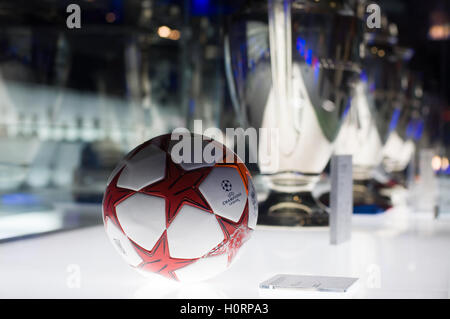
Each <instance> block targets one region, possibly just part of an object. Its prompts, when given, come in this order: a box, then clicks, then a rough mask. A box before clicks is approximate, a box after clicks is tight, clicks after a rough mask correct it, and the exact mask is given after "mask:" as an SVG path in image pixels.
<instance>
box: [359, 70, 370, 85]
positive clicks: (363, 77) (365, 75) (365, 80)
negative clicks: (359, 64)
mask: <svg viewBox="0 0 450 319" xmlns="http://www.w3.org/2000/svg"><path fill="white" fill-rule="evenodd" d="M359 78H360V80H361V81H363V82H364V83H367V81H368V79H367V74H366V72H365V71H362V72H361V74H360V76H359Z"/></svg>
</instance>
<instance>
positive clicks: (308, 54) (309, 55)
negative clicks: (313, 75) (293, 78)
mask: <svg viewBox="0 0 450 319" xmlns="http://www.w3.org/2000/svg"><path fill="white" fill-rule="evenodd" d="M312 58H313V53H312V50H311V49H309V50H308V51H306V57H305V61H306V64H307V65H309V66H311V65H312Z"/></svg>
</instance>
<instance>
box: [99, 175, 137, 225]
mask: <svg viewBox="0 0 450 319" xmlns="http://www.w3.org/2000/svg"><path fill="white" fill-rule="evenodd" d="M122 171H123V168H122V169H121V170H120V171H119V172H118V173H117V174H116V176H114V178H113V179H112V181H111V182H110V187H109V188H110V191H109V192H107V193H106V194H105V197H104V198H103V204H102V206H103V218H104V221H106V217H108V218H109V219H110V220H111V221H112V222H113V223H114V224H115V225H116V226H117V227H119V229H120V230H122V232H123V229H122V226H121V225H120V223H119V221H118V219H117V214H116V206H117V205H119V204H120V203H121V202H123V201H124V200H125V199H127V198H128V197H130V196H132V195H134V194H136V192H135V191H134V190H131V189H128V188H122V187H118V186H117V181H118V180H119V177H120V174H121V173H122Z"/></svg>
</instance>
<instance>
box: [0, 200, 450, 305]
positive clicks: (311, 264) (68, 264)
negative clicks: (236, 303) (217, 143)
mask: <svg viewBox="0 0 450 319" xmlns="http://www.w3.org/2000/svg"><path fill="white" fill-rule="evenodd" d="M352 229H353V230H352V239H351V241H350V242H348V243H345V244H342V245H339V246H331V245H330V244H329V234H328V231H329V229H328V228H295V229H289V228H281V227H259V226H258V227H257V228H256V230H255V233H254V235H253V237H252V238H251V239H250V241H249V242H248V244H247V247H246V249H245V250H244V251H243V252H242V254H241V256H240V258H239V260H237V261H236V262H235V263H234V265H233V266H232V267H231V268H230V269H229V270H228V271H226V272H224V273H223V274H221V275H219V276H218V277H216V278H214V279H212V280H209V281H207V282H203V283H198V284H178V283H175V282H170V281H167V280H165V279H153V278H151V279H150V278H144V277H142V276H141V275H140V274H138V273H137V272H135V271H134V270H132V269H131V268H129V266H128V265H127V264H126V263H125V262H124V261H123V260H122V258H121V257H120V256H119V255H118V254H117V253H116V252H115V250H114V248H113V246H112V245H111V244H110V242H109V241H108V238H107V236H106V234H105V231H104V228H103V226H96V227H90V228H85V229H80V230H73V231H68V232H62V233H57V234H53V235H47V236H42V237H38V238H33V239H25V240H20V241H14V242H9V243H3V244H0V298H260V297H262V298H311V297H313V298H316V297H318V298H321V297H324V298H330V297H331V298H351V297H353V298H449V297H450V290H449V289H450V287H449V286H450V221H449V220H433V219H432V214H431V213H430V214H428V215H423V214H422V215H417V214H414V213H411V212H409V211H408V210H407V209H406V208H405V209H402V208H396V209H393V210H390V211H388V212H387V213H385V214H382V215H375V216H354V217H353V226H352ZM276 274H299V275H318V276H346V277H357V278H359V280H358V282H357V283H356V284H355V287H354V289H353V291H352V292H351V293H350V291H349V292H346V293H321V292H310V291H304V292H296V291H288V292H286V291H284V292H283V291H281V292H278V291H275V290H268V289H259V288H258V286H259V284H260V283H261V282H262V281H264V280H266V279H268V278H270V277H271V276H273V275H276Z"/></svg>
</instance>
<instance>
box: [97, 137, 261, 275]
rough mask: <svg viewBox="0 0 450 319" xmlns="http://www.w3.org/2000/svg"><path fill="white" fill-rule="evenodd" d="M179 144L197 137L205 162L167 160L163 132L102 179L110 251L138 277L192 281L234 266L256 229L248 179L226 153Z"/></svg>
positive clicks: (205, 142)
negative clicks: (205, 157) (206, 153)
mask: <svg viewBox="0 0 450 319" xmlns="http://www.w3.org/2000/svg"><path fill="white" fill-rule="evenodd" d="M183 139H187V142H192V143H190V145H199V144H195V143H196V142H195V141H194V140H195V139H200V140H201V142H200V146H201V148H200V152H206V151H207V150H208V149H209V150H211V149H215V151H213V152H210V155H211V156H212V159H213V160H212V161H211V160H206V159H204V156H201V160H200V161H199V160H196V161H193V160H182V161H179V159H177V160H176V161H175V160H174V158H175V157H174V156H173V154H175V153H176V152H175V148H177V147H178V146H176V144H177V143H181V142H180V141H177V140H173V139H172V138H171V135H170V134H167V135H161V136H158V137H156V138H153V139H151V140H149V141H147V142H145V143H143V144H141V145H139V146H138V147H136V148H135V149H134V150H132V151H131V152H130V153H129V154H128V155H126V156H125V158H124V159H123V160H122V161H121V162H120V163H119V164H118V165H117V167H116V168H115V169H114V171H113V172H112V174H111V176H110V177H109V179H108V182H107V187H106V191H105V194H104V198H103V221H104V225H105V229H106V233H107V235H108V237H109V239H110V240H111V242H112V244H113V246H114V247H115V248H116V250H117V252H118V253H119V254H120V255H121V256H122V257H123V258H124V259H125V261H126V262H127V263H128V264H129V265H130V266H132V267H133V268H135V269H136V270H138V271H139V272H141V273H143V274H146V273H147V274H148V273H157V274H159V275H162V276H165V277H167V278H170V279H173V280H177V281H199V280H205V279H209V278H211V277H213V276H215V275H217V274H219V273H221V272H222V271H224V270H226V269H227V268H228V267H229V266H230V265H231V263H232V262H233V261H234V260H235V257H236V255H237V253H238V251H239V249H240V248H241V247H242V245H243V244H244V243H245V242H246V241H247V240H248V239H249V238H250V236H251V234H252V231H253V229H254V228H255V226H256V221H257V217H258V205H257V199H256V192H255V188H254V186H253V183H252V180H251V175H250V173H249V171H248V170H247V168H246V166H245V165H244V163H243V162H242V161H241V160H240V159H239V158H238V156H237V155H236V154H235V153H234V152H232V151H231V150H230V149H228V148H227V147H225V146H224V145H223V144H221V143H219V142H217V141H215V140H211V139H206V137H204V136H201V135H197V134H188V135H185V136H184V137H183ZM183 142H184V143H185V142H186V140H183ZM184 145H189V144H186V143H185V144H184ZM211 146H213V147H211ZM184 152H186V153H184ZM180 153H181V152H180ZM188 153H189V152H187V151H186V150H183V154H188ZM194 153H195V149H194V152H192V154H191V159H192V157H193V156H194V155H196V154H194ZM197 153H198V152H197ZM201 155H202V154H201ZM211 156H210V157H211Z"/></svg>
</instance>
